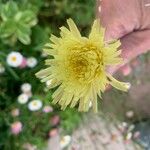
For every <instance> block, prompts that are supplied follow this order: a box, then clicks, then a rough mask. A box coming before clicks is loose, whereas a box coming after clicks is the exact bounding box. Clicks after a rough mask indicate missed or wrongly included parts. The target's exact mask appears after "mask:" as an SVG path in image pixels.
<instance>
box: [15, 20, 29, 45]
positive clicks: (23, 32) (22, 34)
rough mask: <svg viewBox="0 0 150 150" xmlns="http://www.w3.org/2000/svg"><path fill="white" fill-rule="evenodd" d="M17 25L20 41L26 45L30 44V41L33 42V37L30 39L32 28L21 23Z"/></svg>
mask: <svg viewBox="0 0 150 150" xmlns="http://www.w3.org/2000/svg"><path fill="white" fill-rule="evenodd" d="M17 27H18V30H17V37H18V39H19V41H20V42H22V43H23V44H25V45H28V44H30V42H31V39H30V34H31V30H30V28H29V26H27V25H25V24H21V23H19V24H18V25H17Z"/></svg>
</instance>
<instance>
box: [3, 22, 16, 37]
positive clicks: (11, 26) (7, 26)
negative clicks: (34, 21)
mask: <svg viewBox="0 0 150 150" xmlns="http://www.w3.org/2000/svg"><path fill="white" fill-rule="evenodd" d="M15 31H16V24H15V22H14V21H13V20H8V21H6V22H2V23H1V25H0V37H1V38H7V37H9V36H11V35H12V34H14V33H15Z"/></svg>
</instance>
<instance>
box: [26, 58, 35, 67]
mask: <svg viewBox="0 0 150 150" xmlns="http://www.w3.org/2000/svg"><path fill="white" fill-rule="evenodd" d="M36 65H37V59H36V58H34V57H29V58H27V66H28V67H30V68H33V67H35V66H36Z"/></svg>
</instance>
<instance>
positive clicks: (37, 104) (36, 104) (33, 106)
mask: <svg viewBox="0 0 150 150" xmlns="http://www.w3.org/2000/svg"><path fill="white" fill-rule="evenodd" d="M41 107H42V102H41V101H40V100H32V101H31V102H29V104H28V108H29V110H31V111H37V110H39V109H41Z"/></svg>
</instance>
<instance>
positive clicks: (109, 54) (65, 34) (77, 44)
mask: <svg viewBox="0 0 150 150" xmlns="http://www.w3.org/2000/svg"><path fill="white" fill-rule="evenodd" d="M67 23H68V25H69V29H67V28H66V27H61V28H60V30H61V32H60V35H61V37H60V38H58V37H56V36H54V35H51V38H50V41H51V42H52V43H47V44H46V45H45V49H44V52H45V53H46V54H47V55H52V56H53V59H47V60H46V65H47V66H48V68H46V69H43V70H41V71H39V72H38V73H36V76H37V77H38V78H40V79H41V81H42V82H47V81H50V84H48V88H49V89H50V88H53V87H56V86H58V88H57V90H56V91H55V92H54V93H53V96H52V97H53V103H54V104H56V103H58V104H59V105H61V108H62V109H63V110H64V109H65V108H66V107H67V106H68V105H70V107H75V106H76V105H77V104H79V111H88V109H89V104H90V103H92V107H93V110H94V112H97V95H98V96H99V97H101V93H102V92H104V91H105V88H106V85H107V84H111V85H112V86H114V87H115V88H117V89H119V90H123V91H127V90H128V89H129V86H130V84H129V83H124V82H119V81H117V80H116V79H114V78H113V77H112V76H111V75H110V74H108V73H107V72H106V71H105V70H106V67H107V66H108V65H116V64H121V63H122V58H120V57H119V55H120V53H121V51H120V50H117V48H118V47H119V46H120V42H119V41H114V42H112V43H111V44H106V43H105V42H104V29H103V28H102V27H101V26H100V23H99V21H98V20H95V21H94V23H93V26H92V29H91V33H90V34H89V37H88V38H87V37H83V36H81V34H80V32H79V30H78V29H77V27H76V25H75V23H74V22H73V20H72V19H68V20H67Z"/></svg>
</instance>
